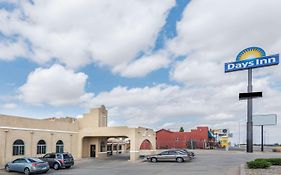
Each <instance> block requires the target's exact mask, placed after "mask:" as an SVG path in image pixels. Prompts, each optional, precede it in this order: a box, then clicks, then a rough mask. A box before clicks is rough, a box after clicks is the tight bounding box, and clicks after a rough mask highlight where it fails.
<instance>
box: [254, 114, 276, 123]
mask: <svg viewBox="0 0 281 175" xmlns="http://www.w3.org/2000/svg"><path fill="white" fill-rule="evenodd" d="M276 124H277V115H276V114H266V115H253V125H255V126H261V125H276Z"/></svg>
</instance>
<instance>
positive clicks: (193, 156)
mask: <svg viewBox="0 0 281 175" xmlns="http://www.w3.org/2000/svg"><path fill="white" fill-rule="evenodd" d="M177 151H180V152H183V153H185V154H188V155H189V157H191V158H192V159H195V158H196V156H195V154H194V152H192V151H188V150H186V149H180V150H177Z"/></svg>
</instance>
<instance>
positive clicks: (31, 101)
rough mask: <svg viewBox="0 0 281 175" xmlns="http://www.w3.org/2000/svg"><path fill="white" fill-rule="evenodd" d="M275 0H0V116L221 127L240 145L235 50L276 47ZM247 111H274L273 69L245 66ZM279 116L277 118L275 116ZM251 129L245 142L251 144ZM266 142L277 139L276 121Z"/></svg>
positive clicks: (280, 46) (241, 84) (240, 77)
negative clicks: (229, 66)
mask: <svg viewBox="0 0 281 175" xmlns="http://www.w3.org/2000/svg"><path fill="white" fill-rule="evenodd" d="M280 7H281V1H279V0H248V1H244V0H212V1H210V0H194V1H188V0H177V1H174V0H121V1H116V0H95V1H92V0H80V1H77V0H48V1H46V0H0V70H1V74H0V85H1V86H0V113H2V114H10V115H19V116H26V117H33V118H44V117H54V116H58V117H62V116H74V117H77V116H80V115H81V114H83V113H85V112H87V111H88V110H89V109H90V108H92V107H98V106H100V105H105V106H106V107H107V108H108V110H109V122H110V125H111V126H116V125H128V126H131V127H135V126H145V127H150V128H154V129H160V128H168V129H172V130H178V129H179V127H180V126H183V127H184V128H185V130H190V129H191V128H194V127H196V126H197V125H207V126H209V127H211V128H229V129H230V130H231V132H233V134H234V138H233V142H237V141H238V130H239V123H240V130H241V142H245V120H246V101H239V100H238V93H239V92H245V91H246V90H247V88H246V81H247V79H246V78H247V72H246V71H240V72H235V73H228V74H225V73H224V63H225V62H230V61H235V58H236V56H237V54H238V53H239V52H240V51H241V50H243V49H244V48H247V47H250V46H258V47H261V48H263V49H264V50H265V51H266V53H267V55H270V54H276V53H280V51H281V35H280V30H281V20H280V16H281V11H280ZM253 74H254V90H255V91H263V98H261V99H255V100H254V113H255V114H269V113H275V114H277V115H279V116H281V100H280V99H281V68H280V66H273V67H268V68H262V69H255V70H254V72H253ZM280 122H281V120H280ZM258 129H259V128H255V131H256V133H255V135H254V138H255V142H259V130H258ZM265 131H266V134H265V135H266V143H274V142H279V143H281V137H280V136H279V135H278V134H279V133H280V132H281V127H280V125H277V126H274V127H272V126H271V127H266V128H265Z"/></svg>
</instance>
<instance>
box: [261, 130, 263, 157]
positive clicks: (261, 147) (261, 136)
mask: <svg viewBox="0 0 281 175" xmlns="http://www.w3.org/2000/svg"><path fill="white" fill-rule="evenodd" d="M261 151H262V152H263V125H261Z"/></svg>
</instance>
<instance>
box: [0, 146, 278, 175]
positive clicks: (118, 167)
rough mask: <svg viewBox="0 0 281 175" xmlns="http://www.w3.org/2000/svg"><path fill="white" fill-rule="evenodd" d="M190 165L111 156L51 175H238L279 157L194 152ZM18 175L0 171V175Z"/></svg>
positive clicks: (261, 154) (52, 172) (88, 160)
mask: <svg viewBox="0 0 281 175" xmlns="http://www.w3.org/2000/svg"><path fill="white" fill-rule="evenodd" d="M194 152H195V153H196V156H197V157H196V159H194V160H193V161H191V162H184V163H176V162H158V163H151V162H142V161H137V162H131V161H128V155H114V156H112V157H111V158H108V159H104V160H101V159H82V160H80V161H76V164H75V166H74V167H72V168H70V169H61V170H58V171H55V170H50V171H49V172H48V173H47V174H53V175H92V174H93V175H107V174H110V175H132V174H134V175H172V174H177V175H239V172H240V169H239V167H240V165H241V164H243V163H245V162H247V161H249V160H253V159H255V158H269V157H281V153H273V152H265V153H261V152H256V153H245V152H241V151H228V152H226V151H217V150H195V151H194ZM3 174H9V175H19V174H18V173H7V172H5V171H4V170H0V175H3Z"/></svg>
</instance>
